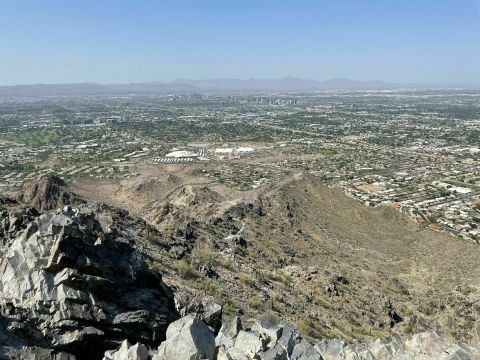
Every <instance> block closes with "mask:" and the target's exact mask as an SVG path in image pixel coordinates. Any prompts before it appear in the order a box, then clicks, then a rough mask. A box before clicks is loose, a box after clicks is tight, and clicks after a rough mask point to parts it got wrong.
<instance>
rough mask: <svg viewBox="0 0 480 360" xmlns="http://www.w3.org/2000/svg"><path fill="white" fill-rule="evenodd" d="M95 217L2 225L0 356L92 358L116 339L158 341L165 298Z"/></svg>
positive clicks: (169, 310)
mask: <svg viewBox="0 0 480 360" xmlns="http://www.w3.org/2000/svg"><path fill="white" fill-rule="evenodd" d="M97 215H98V214H96V213H95V212H94V211H92V210H91V209H90V208H88V207H86V206H85V207H81V208H79V209H78V210H73V209H71V208H69V207H66V208H64V210H63V211H59V212H49V213H45V214H43V215H41V216H38V217H36V218H35V219H34V220H33V221H31V222H30V223H29V224H28V225H27V226H26V227H23V226H22V225H21V222H20V225H19V226H17V228H16V230H15V231H13V232H12V231H11V229H12V226H11V225H10V222H12V218H10V222H9V225H8V228H7V230H6V231H7V232H9V234H10V235H11V236H9V237H8V238H7V237H5V236H4V240H3V244H4V245H3V246H0V334H2V335H0V338H1V340H2V342H1V343H0V355H2V354H13V355H15V354H18V349H20V348H22V347H23V346H27V347H34V346H35V347H38V348H40V349H42V348H43V349H48V350H49V351H50V350H53V352H52V351H51V353H52V354H53V353H60V352H62V351H63V352H65V353H68V354H73V355H76V357H77V358H78V359H95V358H101V356H102V355H103V352H104V351H105V350H108V349H112V348H116V347H117V346H118V344H119V343H120V342H121V341H122V340H123V339H129V340H130V341H132V342H142V343H144V344H149V345H158V344H159V343H160V342H161V341H162V340H163V339H164V337H165V331H166V328H167V326H168V324H169V323H170V321H171V320H173V319H174V318H175V316H176V315H175V310H174V305H173V295H172V294H171V292H170V290H169V289H168V288H167V287H166V286H165V285H164V284H163V282H162V278H161V276H160V275H159V274H158V273H156V272H153V271H151V270H149V269H148V267H147V265H146V263H145V261H144V260H143V256H142V254H141V253H140V252H138V251H137V250H135V248H134V241H133V239H131V238H129V237H128V234H123V233H122V232H121V230H120V229H117V228H112V227H111V228H109V229H106V228H104V227H102V225H101V222H100V220H99V218H98V217H97ZM4 218H5V217H4ZM16 218H17V219H19V218H20V217H16ZM13 223H14V224H15V223H18V221H13ZM3 229H4V230H3V232H4V233H5V227H3ZM0 235H1V234H0ZM0 244H2V242H0ZM16 349H17V350H16ZM5 356H6V355H5ZM0 358H1V356H0Z"/></svg>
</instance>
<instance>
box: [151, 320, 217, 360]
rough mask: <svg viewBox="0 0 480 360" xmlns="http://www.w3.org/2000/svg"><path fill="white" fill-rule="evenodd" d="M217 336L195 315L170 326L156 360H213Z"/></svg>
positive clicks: (155, 357)
mask: <svg viewBox="0 0 480 360" xmlns="http://www.w3.org/2000/svg"><path fill="white" fill-rule="evenodd" d="M214 357H215V335H214V334H213V332H212V331H211V330H210V329H209V328H208V326H207V325H206V324H205V323H204V322H203V321H202V320H200V319H199V318H197V317H196V316H195V315H194V314H190V315H187V316H185V317H183V318H181V319H180V320H177V321H175V322H173V323H172V324H170V325H169V326H168V329H167V340H166V341H164V342H163V343H162V344H161V345H160V347H159V348H158V354H157V355H156V356H154V358H153V359H154V360H213V359H214Z"/></svg>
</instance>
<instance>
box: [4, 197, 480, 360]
mask: <svg viewBox="0 0 480 360" xmlns="http://www.w3.org/2000/svg"><path fill="white" fill-rule="evenodd" d="M0 205H1V206H0V359H32V360H33V359H40V360H43V359H45V360H46V359H55V360H74V359H77V360H82V359H86V360H87V359H103V360H205V359H208V360H213V359H217V360H251V359H258V360H322V359H323V360H336V359H342V360H347V359H348V360H387V359H388V360H406V359H432V360H433V359H452V360H453V359H480V344H479V345H472V344H469V345H467V344H463V343H461V342H458V341H454V340H451V338H450V337H447V336H444V335H442V334H438V333H436V332H435V331H433V330H429V331H424V332H417V333H415V334H414V335H411V336H409V337H401V336H399V335H398V334H395V333H393V332H392V333H391V335H389V336H385V337H381V338H378V339H376V340H372V341H351V342H347V341H345V340H342V339H334V338H327V337H320V338H311V337H308V338H307V337H306V336H304V335H303V334H302V331H301V329H299V323H297V324H293V323H292V322H290V321H288V320H286V319H282V318H281V316H280V317H279V316H274V315H272V314H263V315H261V316H259V317H258V318H257V319H254V318H251V317H249V316H246V315H245V316H243V318H242V317H241V314H242V313H243V311H242V310H241V309H237V315H235V314H232V312H231V311H230V312H229V313H228V314H227V313H226V312H224V311H223V310H224V302H222V301H219V300H217V299H215V298H214V297H212V296H207V295H205V294H204V295H201V294H200V295H199V294H198V293H197V294H195V296H194V295H192V293H191V292H189V286H192V283H191V282H192V281H193V282H195V281H196V282H201V279H200V278H198V277H194V278H192V279H190V280H184V282H185V286H183V287H182V286H178V283H176V285H175V286H168V285H167V284H166V283H165V282H164V281H165V280H164V279H163V278H162V275H161V274H160V273H159V271H158V269H156V268H155V267H152V266H150V265H151V258H152V249H151V248H149V247H148V246H147V245H148V242H146V240H145V239H144V238H142V236H141V233H142V231H143V230H144V228H148V226H147V224H146V223H144V222H143V223H142V222H141V221H134V220H133V218H132V217H131V216H130V215H129V214H128V213H127V212H125V211H121V210H118V209H113V208H110V207H107V206H101V205H92V204H90V205H89V204H80V205H78V206H77V207H75V208H73V207H70V206H68V205H67V206H64V207H63V208H61V209H57V210H51V211H45V212H43V213H40V212H39V211H37V210H36V209H35V208H33V207H30V206H27V205H23V204H20V203H18V202H16V201H14V200H8V199H2V201H1V202H0ZM148 229H149V228H148ZM150 230H151V229H150ZM152 231H153V230H152ZM149 234H150V236H151V233H150V232H149ZM159 242H160V243H162V241H160V240H159ZM162 246H163V245H162ZM155 256H157V258H158V257H159V256H160V255H158V254H157V255H155ZM162 259H163V260H162ZM157 260H158V259H157ZM160 260H161V261H168V257H167V256H165V257H164V258H161V259H160ZM149 264H150V265H149ZM188 281H190V283H188ZM340 282H341V281H340ZM339 286H340V285H339ZM392 311H393V310H392Z"/></svg>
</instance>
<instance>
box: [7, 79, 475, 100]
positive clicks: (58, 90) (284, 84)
mask: <svg viewBox="0 0 480 360" xmlns="http://www.w3.org/2000/svg"><path fill="white" fill-rule="evenodd" d="M426 88H430V89H432V88H478V86H473V85H465V84H400V83H387V82H383V81H358V80H350V79H330V80H325V81H318V80H308V79H301V78H295V77H285V78H282V79H243V80H240V79H207V80H190V79H178V80H175V81H173V82H169V83H167V82H145V83H132V84H97V83H78V84H34V85H15V86H0V96H51V95H66V96H72V95H115V94H119V95H125V94H179V93H192V92H205V91H207V92H208V91H212V92H213V91H220V92H229V91H230V92H232V91H233V92H262V91H276V92H288V91H296V92H298V91H328V90H332V91H333V90H336V91H359V90H394V89H426Z"/></svg>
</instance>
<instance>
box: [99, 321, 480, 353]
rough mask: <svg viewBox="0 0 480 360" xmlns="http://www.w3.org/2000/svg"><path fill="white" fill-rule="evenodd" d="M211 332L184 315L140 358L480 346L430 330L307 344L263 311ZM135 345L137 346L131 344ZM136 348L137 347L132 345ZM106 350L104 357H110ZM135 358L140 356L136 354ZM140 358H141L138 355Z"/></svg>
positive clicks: (471, 348) (459, 350) (433, 350)
mask: <svg viewBox="0 0 480 360" xmlns="http://www.w3.org/2000/svg"><path fill="white" fill-rule="evenodd" d="M213 336H214V335H213V332H212V331H211V329H209V328H208V327H207V326H206V324H205V323H204V322H203V321H202V320H201V319H200V318H199V317H198V316H196V314H189V315H187V316H185V317H183V318H181V319H180V320H177V321H176V322H174V323H172V324H170V326H169V328H168V330H167V339H166V341H164V342H163V343H162V344H161V345H160V347H159V349H158V351H155V350H152V351H150V353H149V356H148V357H147V358H146V359H153V360H171V359H175V360H200V359H210V360H252V359H255V360H478V359H480V345H465V344H458V343H454V342H452V341H450V340H448V339H447V338H445V337H442V336H440V335H437V334H435V333H432V332H425V333H420V334H415V335H413V336H412V337H411V338H410V339H408V340H406V341H405V342H402V341H401V339H400V338H399V337H397V336H395V335H391V336H389V337H385V338H380V339H377V340H375V341H373V342H370V343H352V344H347V343H345V342H344V341H343V340H338V339H333V340H328V339H325V340H320V341H317V342H316V343H310V342H308V341H307V340H305V339H303V338H302V337H301V335H300V334H299V333H298V331H297V330H296V329H295V327H294V326H293V325H292V324H290V323H288V322H284V321H278V320H277V319H276V318H274V317H271V316H265V317H263V318H261V319H260V320H259V321H257V322H256V323H255V324H254V325H253V326H251V327H250V328H243V329H242V325H241V321H240V318H238V317H235V318H234V319H232V320H231V321H229V322H226V323H225V324H223V326H222V328H221V330H220V332H219V333H218V335H217V337H216V338H215V340H214V342H213ZM130 346H131V345H129V344H125V343H124V344H122V346H121V347H120V349H119V350H118V351H117V352H114V354H124V355H123V357H116V358H115V360H130V359H137V358H134V357H128V355H127V351H128V349H129V347H130ZM137 347H138V345H137ZM135 349H137V348H135ZM110 353H111V352H109V353H107V354H106V357H105V360H110V359H113V358H112V357H108V356H107V355H108V354H110ZM139 359H140V358H139ZM141 359H142V360H143V358H141Z"/></svg>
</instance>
